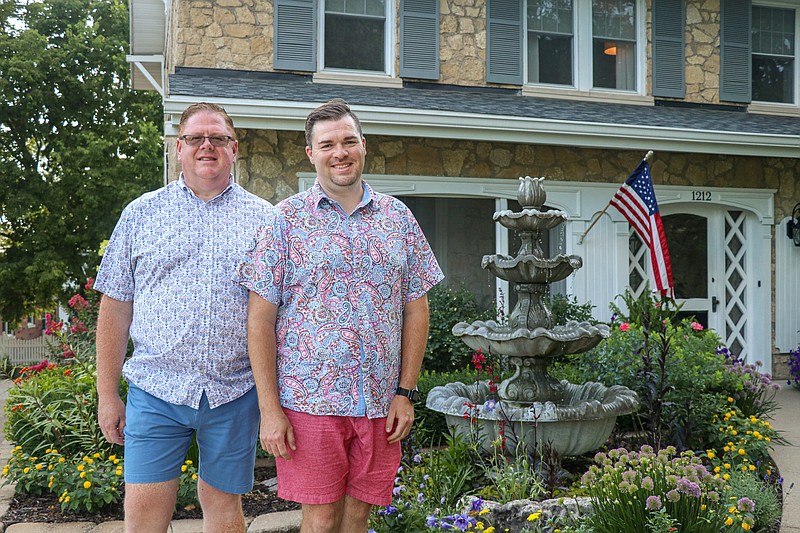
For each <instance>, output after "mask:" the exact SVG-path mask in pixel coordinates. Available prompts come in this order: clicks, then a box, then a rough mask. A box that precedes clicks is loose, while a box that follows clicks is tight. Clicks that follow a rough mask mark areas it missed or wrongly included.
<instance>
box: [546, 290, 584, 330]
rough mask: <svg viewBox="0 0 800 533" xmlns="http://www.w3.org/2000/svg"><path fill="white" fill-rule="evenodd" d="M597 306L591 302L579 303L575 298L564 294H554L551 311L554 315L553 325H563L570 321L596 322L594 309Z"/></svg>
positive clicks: (551, 299)
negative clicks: (593, 315)
mask: <svg viewBox="0 0 800 533" xmlns="http://www.w3.org/2000/svg"><path fill="white" fill-rule="evenodd" d="M594 307H595V306H594V305H592V304H591V302H586V303H583V304H581V303H578V298H576V297H575V296H572V297H569V296H564V295H563V294H554V295H553V296H552V297H551V298H550V311H551V312H552V314H553V325H556V326H558V325H563V324H566V323H567V322H569V321H570V320H575V321H576V322H594V321H595V320H594V319H593V318H592V309H593V308H594Z"/></svg>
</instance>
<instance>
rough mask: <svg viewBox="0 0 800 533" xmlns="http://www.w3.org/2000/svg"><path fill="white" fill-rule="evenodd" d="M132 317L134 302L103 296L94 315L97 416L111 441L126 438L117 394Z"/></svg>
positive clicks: (123, 410)
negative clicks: (95, 325) (95, 323)
mask: <svg viewBox="0 0 800 533" xmlns="http://www.w3.org/2000/svg"><path fill="white" fill-rule="evenodd" d="M131 320H133V302H122V301H120V300H115V299H113V298H109V297H108V296H106V295H103V297H102V299H101V300H100V314H99V315H98V317H97V398H98V407H97V419H98V422H99V423H100V429H101V430H102V431H103V435H105V437H106V439H107V440H108V441H109V442H113V443H114V444H123V443H124V441H125V436H124V434H123V429H125V404H124V403H123V402H122V399H121V398H120V397H119V379H120V376H121V375H122V365H123V363H124V362H125V352H126V351H127V349H128V333H129V330H130V327H131Z"/></svg>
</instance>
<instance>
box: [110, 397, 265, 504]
mask: <svg viewBox="0 0 800 533" xmlns="http://www.w3.org/2000/svg"><path fill="white" fill-rule="evenodd" d="M125 418H126V421H125V482H126V483H160V482H163V481H169V480H172V479H176V478H178V477H179V476H180V475H181V466H182V465H183V462H184V460H185V459H186V452H187V451H188V450H189V445H190V444H191V442H192V435H193V434H195V432H196V433H197V445H198V448H199V450H200V464H199V465H198V474H199V475H200V478H201V479H202V480H203V481H205V482H206V483H208V484H209V485H211V486H212V487H214V488H215V489H217V490H221V491H223V492H227V493H229V494H244V493H246V492H249V491H250V490H252V488H253V469H254V467H255V461H256V443H257V442H258V430H259V421H260V416H259V411H258V396H257V394H256V390H255V387H253V388H252V389H250V390H249V391H248V392H247V393H245V394H244V396H242V397H240V398H237V399H236V400H234V401H232V402H229V403H226V404H223V405H220V406H219V407H216V408H215V409H210V408H209V407H208V399H207V398H206V395H205V394H203V397H202V399H201V400H200V408H199V409H194V408H192V407H189V406H186V405H175V404H171V403H169V402H165V401H163V400H160V399H158V398H156V397H155V396H153V395H151V394H149V393H147V392H145V391H143V390H142V389H140V388H138V387H136V386H134V385H130V387H129V389H128V401H127V406H126V408H125Z"/></svg>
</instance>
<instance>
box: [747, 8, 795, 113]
mask: <svg viewBox="0 0 800 533" xmlns="http://www.w3.org/2000/svg"><path fill="white" fill-rule="evenodd" d="M795 35H796V32H795V11H794V10H793V9H781V8H777V7H764V6H753V26H752V43H753V57H752V67H753V69H752V76H753V100H755V101H761V102H777V103H786V104H792V103H796V99H795V76H796V74H795V70H796V69H795V49H796V46H795Z"/></svg>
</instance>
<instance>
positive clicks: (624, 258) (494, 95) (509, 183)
mask: <svg viewBox="0 0 800 533" xmlns="http://www.w3.org/2000/svg"><path fill="white" fill-rule="evenodd" d="M130 8H131V15H130V16H131V19H130V20H131V55H130V56H129V61H130V62H131V69H132V74H133V77H134V84H135V87H136V88H137V89H146V90H157V91H159V92H160V94H161V95H162V97H163V103H164V113H165V117H166V121H165V130H164V133H165V135H166V147H165V157H166V160H167V162H168V164H167V171H166V173H165V180H167V179H175V178H176V177H177V173H178V170H179V169H178V168H177V162H176V161H177V158H176V157H175V152H174V150H175V136H176V134H177V124H178V120H179V117H180V113H181V112H182V111H183V109H185V108H186V106H188V105H189V104H191V103H193V102H198V101H214V102H217V103H220V104H222V105H223V106H224V107H225V108H226V109H227V111H228V112H229V113H230V114H231V116H232V117H233V118H234V120H235V122H236V125H237V135H238V138H239V143H240V144H239V150H240V152H239V157H238V158H237V161H236V168H235V178H236V180H237V181H238V182H239V183H240V184H242V185H243V186H244V187H246V188H247V189H249V190H251V191H253V192H255V193H257V194H259V195H260V196H263V197H264V198H267V199H269V200H271V201H273V202H277V201H279V200H282V199H283V198H286V197H287V196H289V195H291V194H293V193H295V192H297V191H298V190H304V189H306V188H308V187H309V186H311V185H312V184H313V181H314V173H313V167H312V166H311V165H310V164H309V162H308V161H307V158H306V156H305V153H304V145H305V142H304V139H303V123H304V119H305V116H306V115H307V113H308V112H309V111H310V110H311V109H313V108H314V107H316V106H317V105H319V104H320V103H322V102H325V101H327V100H329V99H331V98H334V97H341V98H344V99H346V100H347V101H348V102H349V103H350V104H351V106H352V107H353V109H354V110H355V111H356V112H357V113H358V115H359V117H360V118H361V120H362V123H363V128H364V133H365V136H366V138H367V152H368V153H367V166H366V169H365V174H366V179H367V180H368V181H369V183H370V184H371V185H372V186H373V187H375V188H376V189H378V190H380V191H384V192H388V193H390V194H393V195H395V196H399V197H401V198H403V199H404V200H405V201H406V202H407V203H408V205H409V206H410V207H411V209H412V210H413V211H414V212H415V214H416V215H417V217H418V219H419V220H420V223H421V225H422V226H423V229H424V231H425V232H426V235H427V236H428V237H429V239H430V241H431V243H432V245H433V247H434V249H435V252H436V254H437V257H438V258H439V259H440V262H441V263H442V265H443V268H444V269H445V271H446V273H447V275H448V282H449V283H450V284H458V283H460V282H464V283H465V284H466V286H467V287H469V288H470V289H471V290H472V291H473V292H475V293H476V294H477V295H478V296H479V298H481V299H482V300H483V301H484V302H488V301H491V300H492V299H494V298H495V297H496V296H497V295H499V294H503V295H505V298H504V300H508V299H513V294H511V295H509V288H508V286H506V285H505V284H504V283H503V282H499V281H496V280H495V279H494V278H493V277H492V276H489V275H488V274H487V273H486V272H485V271H482V270H481V268H480V258H481V256H482V255H483V254H486V253H495V252H498V253H508V250H509V249H511V250H512V252H513V251H515V249H514V246H515V245H514V237H513V236H510V235H509V234H508V233H507V232H506V231H505V230H504V229H503V228H501V227H499V226H497V225H496V224H494V223H493V222H492V213H493V212H494V211H496V210H500V209H506V208H510V209H515V208H516V209H518V206H517V204H516V201H515V198H516V190H517V183H518V182H517V178H518V177H519V176H525V175H530V176H545V177H546V178H547V181H546V190H547V192H548V200H547V205H548V206H549V207H551V208H555V209H560V210H563V211H566V212H567V213H568V215H569V222H568V223H567V224H566V225H565V226H563V227H561V228H556V229H554V230H553V231H552V232H551V234H550V235H549V236H548V239H547V240H548V242H547V243H546V246H547V247H548V248H547V249H548V250H549V251H550V252H551V253H553V254H555V253H567V254H577V255H580V256H582V257H583V260H584V266H583V268H582V269H581V270H579V271H578V272H577V273H576V274H574V275H573V276H572V277H571V278H569V279H568V280H566V281H565V282H561V283H559V284H558V285H557V286H555V287H554V290H557V291H560V292H564V293H567V294H572V295H575V296H577V298H578V299H579V300H580V301H591V302H592V303H593V304H594V305H595V306H596V307H595V310H594V312H595V315H596V317H597V318H598V319H603V320H607V319H608V317H609V311H608V308H607V304H608V302H610V301H612V300H614V299H615V297H616V296H617V295H619V294H621V293H623V292H624V291H625V289H626V288H627V287H631V288H632V289H633V290H634V291H636V292H641V291H642V290H643V287H644V283H645V281H646V280H647V278H648V265H647V261H646V258H645V254H644V252H645V249H644V248H643V246H642V243H641V241H639V239H638V237H636V236H635V234H633V233H632V232H631V229H630V227H629V225H628V223H627V222H626V220H625V219H624V218H623V217H622V216H621V215H620V214H619V213H618V212H616V210H614V209H608V210H605V211H604V208H605V207H606V205H607V204H608V201H609V199H610V198H611V197H612V196H613V194H614V192H616V190H617V189H618V188H619V186H620V185H621V183H622V182H623V181H624V180H625V178H626V177H627V176H628V175H629V174H630V173H631V171H633V170H634V168H635V167H636V166H637V165H638V163H639V161H640V160H641V159H642V157H643V156H644V155H645V153H646V152H647V151H648V150H653V151H654V152H655V155H654V158H653V161H652V176H653V181H654V183H655V189H656V194H657V197H658V201H659V204H660V207H661V213H662V216H663V219H664V223H665V227H666V231H667V236H668V239H669V246H670V253H671V256H672V265H673V272H674V277H675V282H676V296H677V298H678V300H679V301H680V302H682V303H683V304H684V310H685V311H686V312H687V313H691V314H693V315H695V316H696V317H697V318H698V320H699V321H700V322H702V323H703V324H705V325H706V326H708V327H712V328H714V329H715V330H716V331H717V332H718V333H719V334H720V336H721V337H722V338H723V340H725V342H726V343H727V345H728V346H729V347H730V348H731V349H732V350H733V351H734V352H735V353H737V354H739V355H741V356H742V357H743V358H745V359H746V360H747V361H749V362H755V361H757V360H760V361H763V362H764V363H765V365H767V368H769V366H770V365H774V369H775V371H776V373H777V374H779V375H780V374H784V375H785V374H786V371H785V369H784V368H785V365H782V364H780V361H781V359H782V357H781V354H785V353H786V352H788V351H789V350H790V349H792V348H793V347H795V346H797V344H798V342H800V333H799V332H798V330H800V306H798V305H796V304H795V302H796V301H798V300H800V265H799V264H798V263H799V262H800V247H798V246H795V245H794V244H793V242H792V240H791V239H789V238H788V237H787V232H786V226H787V221H789V220H790V217H791V214H792V211H793V209H794V208H795V206H796V205H797V204H798V202H800V183H798V177H800V81H799V80H798V69H797V49H798V44H799V42H798V41H799V39H800V22H799V21H800V16H798V15H800V1H798V0H770V1H769V2H766V1H763V2H762V1H761V0H752V1H751V0H710V1H706V0H688V1H685V2H683V1H678V0H214V1H212V0H131V2H130ZM515 206H516V207H515ZM795 216H800V212H798V214H796V215H795ZM596 218H599V221H598V222H597V224H596V225H595V226H594V228H593V229H592V230H591V232H590V233H588V234H586V235H585V236H584V232H585V231H586V229H587V228H588V227H589V225H590V224H591V223H592V221H594V220H595V219H596Z"/></svg>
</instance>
